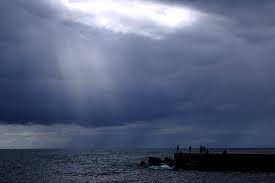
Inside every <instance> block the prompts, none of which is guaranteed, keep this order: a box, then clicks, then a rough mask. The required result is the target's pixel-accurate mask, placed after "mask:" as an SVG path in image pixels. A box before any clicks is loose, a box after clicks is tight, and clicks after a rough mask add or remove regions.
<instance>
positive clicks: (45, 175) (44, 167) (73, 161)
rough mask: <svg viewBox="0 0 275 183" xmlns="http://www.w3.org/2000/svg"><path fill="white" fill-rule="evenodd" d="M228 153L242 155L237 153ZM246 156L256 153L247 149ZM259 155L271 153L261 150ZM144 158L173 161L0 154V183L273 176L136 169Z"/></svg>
mask: <svg viewBox="0 0 275 183" xmlns="http://www.w3.org/2000/svg"><path fill="white" fill-rule="evenodd" d="M213 151H214V150H213ZM231 151H236V152H244V151H243V150H240V149H239V150H238V149H236V150H231ZM246 152H260V151H259V150H255V149H250V150H246ZM261 152H263V153H274V152H275V151H274V149H262V150H261ZM148 156H158V157H165V156H168V157H173V150H172V149H143V150H141V149H139V150H0V182H1V183H4V182H11V183H13V182H14V183H20V182H30V183H31V182H34V183H40V182H49V183H51V182H53V183H55V182H56V183H57V182H58V183H62V182H93V183H95V182H196V183H200V182H233V183H245V182H264V183H268V182H275V174H274V173H256V172H199V171H172V170H153V169H146V168H142V167H140V166H139V165H138V163H139V162H140V161H141V160H145V159H146V157H148Z"/></svg>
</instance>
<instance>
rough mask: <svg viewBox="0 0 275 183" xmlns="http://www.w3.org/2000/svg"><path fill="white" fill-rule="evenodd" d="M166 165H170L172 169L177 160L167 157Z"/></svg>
mask: <svg viewBox="0 0 275 183" xmlns="http://www.w3.org/2000/svg"><path fill="white" fill-rule="evenodd" d="M163 162H164V163H165V164H166V165H169V166H170V167H172V166H175V164H176V163H175V160H173V159H171V158H168V157H165V158H164V161H163Z"/></svg>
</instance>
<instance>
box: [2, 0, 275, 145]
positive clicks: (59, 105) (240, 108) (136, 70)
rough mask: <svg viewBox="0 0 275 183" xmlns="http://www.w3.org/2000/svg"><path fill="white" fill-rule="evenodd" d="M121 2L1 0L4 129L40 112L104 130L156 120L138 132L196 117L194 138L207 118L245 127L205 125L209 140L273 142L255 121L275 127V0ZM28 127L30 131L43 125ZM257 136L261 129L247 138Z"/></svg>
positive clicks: (46, 121)
mask: <svg viewBox="0 0 275 183" xmlns="http://www.w3.org/2000/svg"><path fill="white" fill-rule="evenodd" d="M109 3H110V2H109V1H71V2H69V1H65V0H62V1H61V0H60V1H43V0H42V1H34V0H31V1H28V2H26V1H23V0H13V1H8V0H4V1H1V2H0V10H1V11H0V15H1V16H0V23H1V26H0V65H1V66H0V89H1V90H0V121H2V122H1V123H2V124H3V125H4V126H3V128H4V129H6V128H8V127H7V125H15V126H22V127H23V126H24V125H27V124H29V123H31V124H36V125H42V126H45V127H43V128H47V125H65V126H66V125H68V126H70V125H77V126H80V127H82V128H89V129H90V128H91V129H94V128H108V127H112V126H121V125H122V126H124V125H128V124H135V123H136V122H139V121H141V122H143V123H144V124H146V130H145V129H143V130H144V132H143V131H141V132H142V133H138V134H139V138H137V139H141V137H142V135H145V134H146V133H145V132H146V131H148V134H149V132H151V131H150V129H153V128H155V127H158V126H161V125H162V124H166V125H165V127H163V129H165V128H166V129H170V127H169V125H171V126H177V128H179V129H180V127H184V128H191V129H192V130H191V132H190V134H193V135H192V139H198V138H196V137H200V136H201V134H202V133H203V132H205V131H206V130H203V132H196V129H205V128H206V127H207V128H208V129H209V131H220V133H225V134H227V132H226V129H228V128H230V130H231V131H233V132H234V131H235V132H236V133H237V134H240V135H236V134H235V135H234V134H231V135H228V136H226V138H224V140H223V141H221V142H215V143H214V142H213V140H211V139H214V137H213V136H211V135H209V134H208V133H207V132H205V135H204V138H203V139H209V141H211V142H213V143H212V144H213V145H221V144H223V143H224V144H227V143H228V144H230V143H229V142H230V141H232V144H235V143H233V142H236V141H241V140H243V144H245V145H247V146H253V145H261V144H266V146H271V145H272V142H271V140H270V139H269V138H268V137H266V138H263V136H264V130H260V131H259V132H258V134H255V133H254V131H255V130H256V129H258V128H260V127H262V128H263V129H265V127H266V126H267V127H269V129H273V130H274V125H273V124H274V120H275V113H274V108H275V95H274V93H275V85H274V84H273V78H274V77H275V76H274V73H275V72H274V68H275V65H274V57H275V54H274V46H275V35H274V32H275V24H274V21H273V17H274V9H275V4H274V2H272V1H264V2H258V1H257V2H256V1H255V2H254V1H253V2H251V1H240V2H239V3H238V4H233V3H232V2H229V1H220V2H218V3H217V2H216V3H214V2H205V1H195V2H191V1H151V2H148V1H146V2H145V1H133V2H129V1H127V2H126V1H112V2H111V4H109ZM107 4H108V5H107ZM142 7H143V8H142ZM27 127H28V129H24V128H22V133H24V131H29V130H30V131H31V128H30V126H28V125H27V126H26V128H27ZM49 128H50V129H51V130H52V131H54V129H55V127H49ZM13 130H14V129H11V130H10V131H9V132H8V133H10V132H12V131H13ZM49 131H50V130H49ZM198 131H199V130H198ZM247 131H253V135H252V133H250V132H249V133H247ZM137 132H139V131H138V130H137ZM18 133H19V132H18ZM79 133H82V132H79ZM91 133H92V132H91ZM184 133H185V132H181V133H175V134H176V135H174V136H173V139H175V138H176V137H180V136H182V135H183V134H184ZM203 134H204V133H203ZM242 134H243V135H242ZM244 134H245V135H244ZM49 136H50V135H49ZM71 136H75V135H71ZM106 136H107V134H106ZM256 136H259V137H261V138H259V139H261V140H258V141H249V140H245V139H247V138H248V139H249V137H253V138H254V137H255V139H256ZM216 137H217V138H218V137H221V134H220V135H218V136H215V138H216ZM5 138H6V137H5ZM230 138H232V139H231V140H230ZM11 139H12V138H11ZM79 139H80V140H78V141H83V143H84V144H85V143H87V144H88V142H87V141H86V140H84V139H85V138H84V139H83V138H80V137H79ZM152 139H154V138H152ZM164 139H166V140H167V143H164V144H162V143H160V142H161V141H165V140H164ZM220 139H223V138H220ZM264 139H265V140H267V141H268V142H269V143H268V142H266V141H265V140H264ZM99 141H100V140H99ZM198 141H199V140H198ZM65 142H66V143H65ZM168 142H172V143H173V140H172V138H168V137H167V136H163V138H155V140H152V144H153V143H156V144H157V143H160V144H162V145H167V144H168ZM254 142H257V144H254ZM3 143H4V142H2V144H3ZM70 143H71V141H70V140H64V142H60V144H66V145H65V146H67V144H70ZM127 143H128V142H127ZM140 143H141V141H138V140H133V143H132V144H140ZM22 144H24V143H22ZM44 144H46V145H45V146H47V147H48V146H54V144H53V142H52V141H45V143H44ZM116 144H119V140H117V142H116ZM122 144H123V143H122ZM141 144H142V143H141ZM210 144H211V143H210ZM236 145H238V144H236ZM39 147H40V146H39Z"/></svg>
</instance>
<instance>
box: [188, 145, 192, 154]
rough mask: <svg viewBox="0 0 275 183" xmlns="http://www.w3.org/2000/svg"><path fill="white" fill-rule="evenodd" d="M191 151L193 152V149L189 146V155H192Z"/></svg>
mask: <svg viewBox="0 0 275 183" xmlns="http://www.w3.org/2000/svg"><path fill="white" fill-rule="evenodd" d="M191 151H192V147H191V146H189V154H191Z"/></svg>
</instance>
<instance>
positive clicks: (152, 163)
mask: <svg viewBox="0 0 275 183" xmlns="http://www.w3.org/2000/svg"><path fill="white" fill-rule="evenodd" d="M161 163H162V160H161V159H160V158H157V157H149V159H148V165H149V166H160V164H161Z"/></svg>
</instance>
